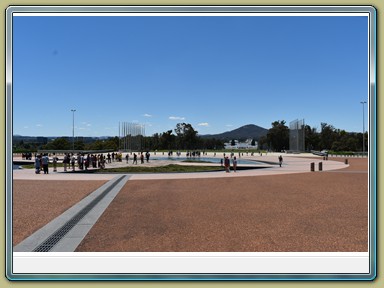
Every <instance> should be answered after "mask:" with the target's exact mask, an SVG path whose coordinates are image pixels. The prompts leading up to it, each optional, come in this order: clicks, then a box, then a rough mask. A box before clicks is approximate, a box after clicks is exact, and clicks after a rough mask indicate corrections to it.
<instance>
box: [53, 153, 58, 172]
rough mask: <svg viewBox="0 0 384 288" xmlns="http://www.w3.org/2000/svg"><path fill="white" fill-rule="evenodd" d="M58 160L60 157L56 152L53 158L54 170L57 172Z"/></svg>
mask: <svg viewBox="0 0 384 288" xmlns="http://www.w3.org/2000/svg"><path fill="white" fill-rule="evenodd" d="M57 160H59V158H57V156H56V154H55V153H53V159H52V163H53V172H57Z"/></svg>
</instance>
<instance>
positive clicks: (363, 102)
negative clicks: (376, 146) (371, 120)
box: [360, 101, 367, 157]
mask: <svg viewBox="0 0 384 288" xmlns="http://www.w3.org/2000/svg"><path fill="white" fill-rule="evenodd" d="M365 103H367V101H361V102H360V104H363V157H364V154H365V139H364V138H365V137H364V132H365V126H364V104H365Z"/></svg>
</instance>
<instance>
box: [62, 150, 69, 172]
mask: <svg viewBox="0 0 384 288" xmlns="http://www.w3.org/2000/svg"><path fill="white" fill-rule="evenodd" d="M68 163H69V156H68V154H67V153H65V154H64V159H63V165H64V172H67V164H68Z"/></svg>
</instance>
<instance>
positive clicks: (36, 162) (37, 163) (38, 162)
mask: <svg viewBox="0 0 384 288" xmlns="http://www.w3.org/2000/svg"><path fill="white" fill-rule="evenodd" d="M35 169H36V170H35V173H36V174H40V156H36V158H35Z"/></svg>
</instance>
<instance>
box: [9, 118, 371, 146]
mask: <svg viewBox="0 0 384 288" xmlns="http://www.w3.org/2000/svg"><path fill="white" fill-rule="evenodd" d="M271 126H272V127H271V128H270V129H269V130H268V133H267V134H266V135H265V136H262V137H261V138H260V139H258V148H259V149H262V150H269V151H279V152H280V151H283V150H289V127H288V126H287V125H286V122H285V121H284V120H278V121H274V122H272V123H271ZM304 135H305V136H304V137H305V150H306V151H311V150H330V151H335V152H339V151H348V152H359V151H363V142H362V141H363V134H362V133H355V132H346V131H345V130H340V129H336V128H335V127H333V126H332V125H330V124H327V123H321V130H320V131H317V128H313V127H310V126H309V125H305V126H304ZM364 136H365V137H364V138H365V149H364V150H365V151H367V150H368V132H366V133H365V135H364ZM134 137H137V138H138V139H136V140H137V141H138V142H139V143H140V150H142V151H147V150H150V151H155V150H168V151H169V150H222V149H224V142H225V141H224V140H222V139H215V138H202V137H200V136H199V135H198V131H197V130H195V129H194V128H193V127H192V125H191V124H188V123H178V124H177V125H176V127H175V129H174V130H168V131H165V132H163V133H155V134H153V135H152V136H141V135H137V136H134ZM234 140H235V139H229V141H231V143H234ZM236 140H239V139H236ZM120 141H121V140H120V139H119V137H117V136H115V137H110V138H108V139H105V140H101V139H98V140H95V141H94V142H90V143H84V142H83V141H81V140H78V139H75V142H74V143H72V141H70V140H69V139H68V138H67V137H60V138H56V139H55V140H53V141H51V142H49V143H47V144H45V145H42V144H34V143H23V142H22V141H21V142H20V143H14V147H13V148H14V152H29V151H32V152H33V151H37V150H71V149H72V148H73V146H74V149H75V150H114V151H117V150H119V148H120V147H121V145H120ZM227 141H228V140H227ZM254 142H255V139H253V143H254Z"/></svg>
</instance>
